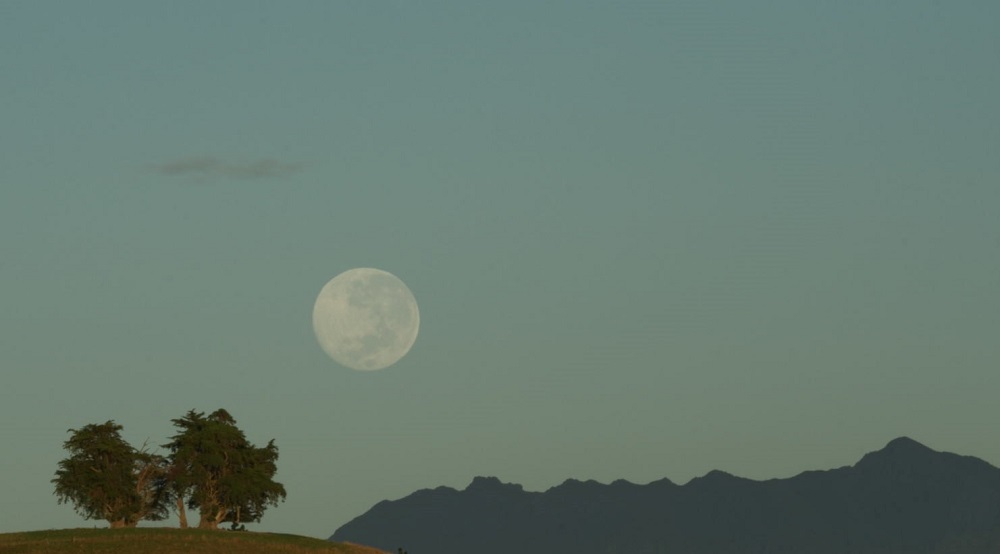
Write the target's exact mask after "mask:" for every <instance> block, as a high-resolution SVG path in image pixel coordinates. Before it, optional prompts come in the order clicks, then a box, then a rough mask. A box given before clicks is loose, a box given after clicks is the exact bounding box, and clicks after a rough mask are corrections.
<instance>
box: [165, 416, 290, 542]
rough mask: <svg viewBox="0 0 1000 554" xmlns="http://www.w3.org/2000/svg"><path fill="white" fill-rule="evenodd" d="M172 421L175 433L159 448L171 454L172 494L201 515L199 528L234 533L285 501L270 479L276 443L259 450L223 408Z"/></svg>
mask: <svg viewBox="0 0 1000 554" xmlns="http://www.w3.org/2000/svg"><path fill="white" fill-rule="evenodd" d="M172 421H173V424H174V426H175V427H177V428H178V430H179V431H178V433H177V434H176V435H174V436H173V437H171V440H170V442H169V443H167V444H165V445H163V447H164V448H166V449H167V450H168V451H169V452H170V456H169V460H170V464H171V472H170V473H171V475H172V479H173V483H174V491H175V492H176V493H177V494H179V495H181V496H182V497H183V495H185V494H186V495H189V496H188V499H187V507H188V508H191V509H197V510H198V512H199V515H200V519H199V522H198V527H201V528H208V529H215V528H217V527H218V525H219V524H220V523H223V522H229V523H231V524H232V526H233V527H234V528H235V527H236V526H238V525H239V524H240V523H241V522H248V521H260V518H261V516H262V515H263V513H264V510H265V509H267V507H268V506H276V505H277V504H278V502H279V501H283V500H284V499H285V496H286V494H285V487H284V486H283V485H282V484H281V483H277V482H275V481H274V479H273V478H274V475H275V473H276V472H277V464H276V462H277V459H278V447H277V446H275V445H274V440H271V441H269V442H268V443H267V446H265V447H263V448H258V447H256V446H254V445H253V444H252V443H250V442H249V441H248V440H247V439H246V436H245V435H244V434H243V431H241V430H240V429H239V427H237V426H236V420H235V419H234V418H233V417H232V416H231V415H230V414H229V412H227V411H225V410H222V409H220V410H216V411H214V412H212V413H211V414H209V415H208V416H206V415H205V414H204V413H203V412H196V411H194V410H191V411H189V412H188V413H187V414H186V415H185V416H184V417H181V418H178V419H174V420H172ZM179 509H182V507H180V506H179Z"/></svg>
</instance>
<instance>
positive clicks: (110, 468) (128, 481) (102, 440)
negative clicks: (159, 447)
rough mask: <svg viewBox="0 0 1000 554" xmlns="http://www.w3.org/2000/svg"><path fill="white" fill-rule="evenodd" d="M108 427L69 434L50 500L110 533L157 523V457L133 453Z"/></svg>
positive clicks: (160, 512)
mask: <svg viewBox="0 0 1000 554" xmlns="http://www.w3.org/2000/svg"><path fill="white" fill-rule="evenodd" d="M121 430H122V426H121V425H118V424H116V423H115V422H114V421H111V420H109V421H107V422H105V423H101V424H93V423H92V424H89V425H86V426H84V427H82V428H80V429H70V430H69V431H68V432H69V433H72V435H71V436H70V438H69V440H67V441H66V442H65V443H63V448H65V449H66V450H67V451H69V454H70V455H69V457H68V458H65V459H63V460H61V461H60V462H59V469H58V470H57V471H56V477H55V479H52V483H54V484H55V495H56V496H57V497H58V499H59V503H60V504H62V503H66V502H71V503H72V504H73V507H74V509H75V510H76V511H77V513H79V514H80V515H81V516H83V517H84V518H87V519H104V520H107V521H108V522H109V523H110V525H111V526H112V527H134V526H135V525H136V524H137V523H138V522H139V521H140V520H142V519H151V520H156V519H163V518H164V517H166V514H167V510H166V506H165V504H164V503H163V497H162V495H161V493H160V487H159V485H160V483H161V477H162V475H163V472H164V469H165V460H164V459H163V458H162V457H159V456H155V455H152V454H149V453H148V452H146V451H145V449H142V450H136V449H135V448H133V447H132V446H131V445H129V444H128V442H126V441H125V440H124V439H123V438H122V437H121Z"/></svg>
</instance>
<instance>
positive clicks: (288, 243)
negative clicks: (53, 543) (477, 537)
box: [0, 0, 1000, 537]
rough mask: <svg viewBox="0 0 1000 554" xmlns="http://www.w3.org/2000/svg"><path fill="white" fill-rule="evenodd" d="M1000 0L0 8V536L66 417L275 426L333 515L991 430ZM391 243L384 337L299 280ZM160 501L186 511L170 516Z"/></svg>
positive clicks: (978, 438)
mask: <svg viewBox="0 0 1000 554" xmlns="http://www.w3.org/2000/svg"><path fill="white" fill-rule="evenodd" d="M997 21H1000V4H998V3H997V2H995V1H993V0H981V1H974V0H969V1H959V2H941V1H936V0H935V1H928V0H907V1H905V2H903V1H884V2H870V1H867V0H864V1H862V0H840V1H836V2H834V1H822V2H821V1H803V0H773V1H766V2H745V1H742V0H719V1H713V2H705V1H703V0H689V1H683V2H670V1H663V2H590V1H572V2H570V1H551V2H548V1H546V2H538V1H522V0H508V1H505V2H470V1H467V0H462V1H457V0H456V1H429V2H403V1H384V2H368V1H352V2H331V1H311V2H310V1H301V2H294V3H289V4H285V3H279V2H263V1H257V2H252V1H240V2H236V1H231V2H202V1H198V2H192V1H175V2H134V1H118V2H110V1H94V2H38V1H14V0H9V1H4V2H2V3H0V371H2V382H0V436H2V438H3V445H4V446H3V450H2V456H0V490H2V491H4V498H5V499H6V501H5V502H3V503H2V504H0V531H18V530H30V529H40V528H58V527H74V526H92V525H100V526H103V525H105V522H101V521H98V522H88V521H84V520H82V519H81V518H80V517H79V516H77V515H76V514H75V513H74V512H73V511H72V509H71V508H70V507H68V506H65V505H63V506H60V505H57V504H56V498H55V497H54V496H53V494H52V485H51V483H50V482H49V481H50V479H51V478H52V477H53V475H54V472H55V470H56V464H57V462H58V460H60V459H61V458H62V457H64V455H65V452H64V451H63V450H62V442H63V441H64V440H65V439H66V438H67V437H68V435H67V434H66V430H67V429H68V428H77V427H81V426H83V425H86V424H87V423H95V422H103V421H105V420H107V419H114V420H116V421H117V422H119V423H121V424H122V425H124V426H125V436H126V438H128V439H129V440H130V441H132V442H133V443H134V444H136V445H139V444H142V442H143V441H144V440H147V439H148V440H149V441H150V443H151V444H153V445H158V444H162V443H164V442H166V439H167V437H168V436H169V435H170V434H171V433H172V430H173V428H172V427H171V425H170V422H169V420H170V419H171V418H176V417H179V416H181V415H182V414H184V413H185V412H186V411H187V410H189V409H192V408H194V409H198V410H203V411H212V410H214V409H216V408H219V407H224V408H226V409H227V410H229V411H230V412H231V413H232V414H233V415H234V416H235V417H236V419H237V421H238V423H239V425H240V426H241V427H242V428H243V429H244V431H245V432H246V433H247V435H248V438H250V440H252V441H254V442H256V443H258V444H263V443H264V442H266V441H267V440H268V439H270V438H274V439H276V443H277V445H278V447H279V448H280V453H281V458H280V460H279V475H278V480H279V481H281V482H283V483H284V484H285V486H286V488H287V490H288V500H287V502H286V503H285V504H283V505H281V506H280V507H278V508H275V509H272V510H270V511H268V512H267V513H266V514H265V517H264V520H263V523H262V524H260V525H255V526H253V528H255V529H260V530H267V531H281V532H290V533H299V534H305V535H312V536H318V537H326V536H328V535H329V534H331V533H332V532H333V531H334V530H335V529H336V528H337V527H338V526H340V525H342V524H343V523H346V522H347V521H348V520H350V519H351V518H353V517H355V516H357V515H360V514H361V513H363V512H364V511H365V510H367V509H368V508H369V507H371V506H372V505H373V504H375V503H376V502H378V501H380V500H382V499H386V498H399V497H402V496H405V495H406V494H409V493H410V492H413V491H414V490H417V489H420V488H428V487H435V486H439V485H448V486H452V487H456V488H464V487H465V486H466V485H467V484H468V483H469V482H470V481H471V479H472V478H473V477H474V476H476V475H495V476H497V477H499V478H500V479H501V480H503V481H507V482H516V483H521V484H523V485H524V486H525V488H526V489H528V490H544V489H546V488H548V487H551V486H554V485H557V484H559V483H561V482H562V481H563V480H565V479H567V478H576V479H596V480H598V481H601V482H610V481H612V480H614V479H617V478H625V479H628V480H630V481H633V482H636V483H646V482H649V481H652V480H656V479H659V478H662V477H668V478H670V479H671V480H673V481H675V482H679V483H683V482H686V481H687V480H689V479H691V478H692V477H695V476H698V475H702V474H704V473H706V472H708V471H709V470H711V469H713V468H718V469H722V470H725V471H728V472H730V473H734V474H737V475H741V476H745V477H750V478H757V479H761V478H772V477H787V476H791V475H794V474H796V473H798V472H800V471H803V470H807V469H825V468H832V467H838V466H841V465H846V464H851V463H854V462H855V461H856V460H857V459H858V458H860V457H861V456H862V455H863V454H864V453H865V452H868V451H871V450H876V449H878V448H881V447H882V446H883V445H884V444H885V443H886V442H888V441H889V440H890V439H892V438H894V437H897V436H900V435H908V436H911V437H913V438H914V439H916V440H918V441H920V442H922V443H924V444H927V445H928V446H930V447H932V448H934V449H937V450H949V451H956V452H959V453H962V454H970V455H975V456H979V457H982V458H984V459H986V460H987V461H990V462H991V463H994V464H997V463H1000V431H998V425H1000V401H998V400H997V391H1000V371H998V369H1000V367H998V360H1000V340H997V339H998V336H1000V217H998V213H1000V107H998V104H997V98H1000V38H998V36H1000V35H998V34H997V31H996V22H997ZM352 267H378V268H381V269H384V270H386V271H390V272H392V273H393V274H395V275H397V276H399V277H400V278H401V279H402V280H403V281H405V282H406V283H407V285H408V286H409V287H410V289H411V290H412V291H413V293H414V295H415V296H416V298H417V301H418V302H419V304H420V311H421V333H420V336H419V337H418V339H417V342H416V344H415V346H414V347H413V349H412V350H411V351H410V353H409V354H408V355H407V356H406V357H405V358H404V359H403V360H402V361H400V362H399V363H398V364H397V365H395V366H393V367H390V368H388V369H386V370H383V371H380V372H373V373H362V372H355V371H351V370H348V369H345V368H343V367H340V366H338V365H336V364H335V363H334V362H333V361H331V360H330V359H329V358H328V357H327V356H326V355H325V354H324V353H323V351H322V350H321V349H320V347H319V346H318V345H317V343H316V340H315V338H314V336H313V332H312V327H311V310H312V304H313V300H314V299H315V297H316V294H317V293H318V292H319V290H320V288H321V287H322V286H323V284H324V283H326V281H327V280H329V279H330V278H332V277H333V276H334V275H336V274H338V273H340V272H342V271H344V270H346V269H349V268H352ZM171 523H172V524H176V518H174V519H172V520H171Z"/></svg>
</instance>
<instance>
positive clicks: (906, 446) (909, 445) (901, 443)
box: [882, 437, 934, 452]
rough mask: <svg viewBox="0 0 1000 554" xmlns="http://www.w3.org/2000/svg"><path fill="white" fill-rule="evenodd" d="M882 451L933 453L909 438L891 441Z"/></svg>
mask: <svg viewBox="0 0 1000 554" xmlns="http://www.w3.org/2000/svg"><path fill="white" fill-rule="evenodd" d="M882 450H883V451H888V452H934V451H933V450H931V449H930V448H927V447H926V446H924V445H922V444H920V443H919V442H917V441H915V440H913V439H911V438H910V437H898V438H895V439H892V440H891V441H889V442H888V443H887V444H886V445H885V448H883V449H882Z"/></svg>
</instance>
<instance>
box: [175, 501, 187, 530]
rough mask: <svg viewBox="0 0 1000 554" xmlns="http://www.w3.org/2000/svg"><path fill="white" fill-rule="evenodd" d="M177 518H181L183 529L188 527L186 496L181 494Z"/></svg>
mask: <svg viewBox="0 0 1000 554" xmlns="http://www.w3.org/2000/svg"><path fill="white" fill-rule="evenodd" d="M177 518H178V519H180V520H181V529H187V528H188V516H187V512H186V511H184V497H183V496H181V495H178V496H177Z"/></svg>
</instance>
